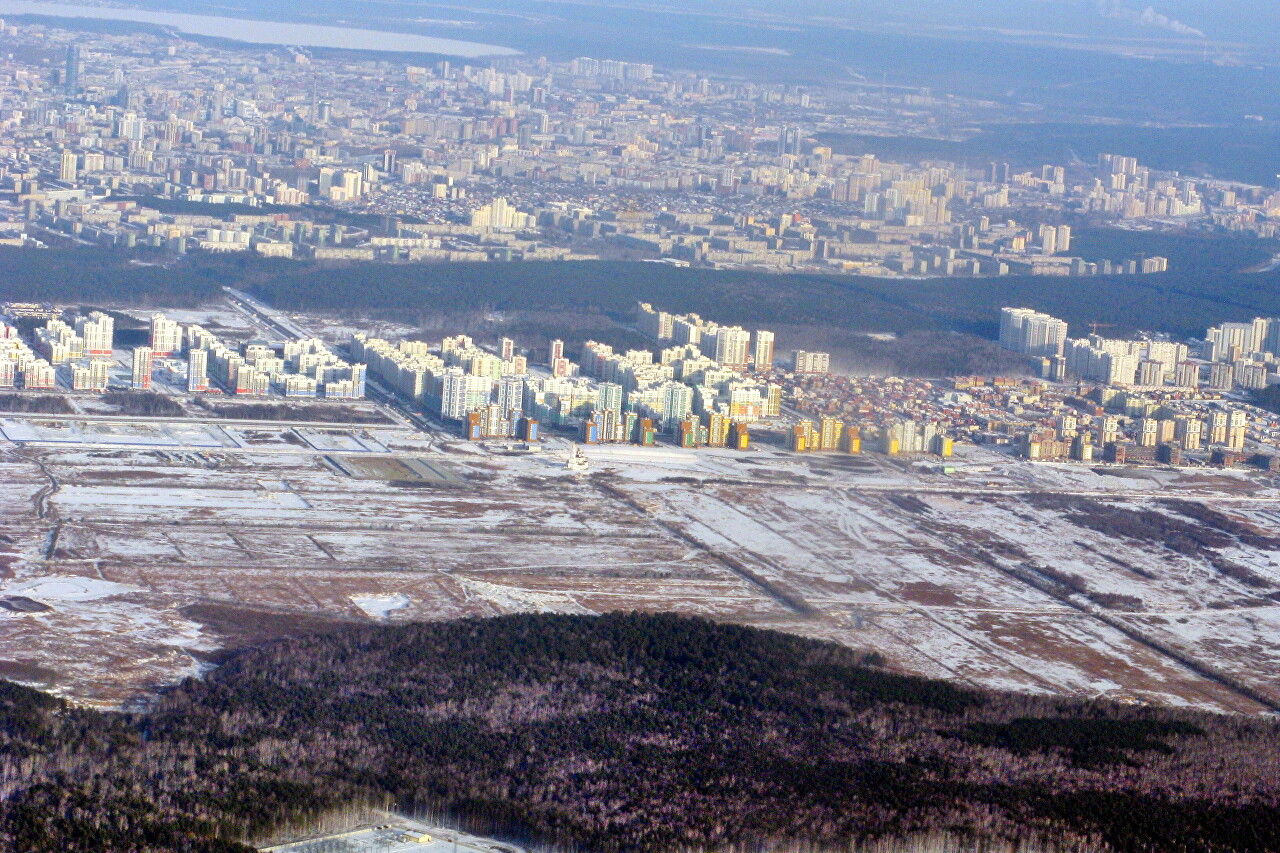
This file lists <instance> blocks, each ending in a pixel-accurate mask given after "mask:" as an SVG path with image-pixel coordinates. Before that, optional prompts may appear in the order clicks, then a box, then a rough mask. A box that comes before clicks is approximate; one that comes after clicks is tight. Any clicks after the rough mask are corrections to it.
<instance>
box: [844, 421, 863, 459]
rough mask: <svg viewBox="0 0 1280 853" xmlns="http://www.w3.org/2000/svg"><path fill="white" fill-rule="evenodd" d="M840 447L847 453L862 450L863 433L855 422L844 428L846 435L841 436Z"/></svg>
mask: <svg viewBox="0 0 1280 853" xmlns="http://www.w3.org/2000/svg"><path fill="white" fill-rule="evenodd" d="M840 449H841V450H843V451H844V452H845V453H861V452H862V433H861V431H860V430H859V429H858V428H857V427H856V426H854V425H853V424H850V425H848V426H846V427H845V428H844V435H843V436H841V444H840Z"/></svg>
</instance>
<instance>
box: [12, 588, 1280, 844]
mask: <svg viewBox="0 0 1280 853" xmlns="http://www.w3.org/2000/svg"><path fill="white" fill-rule="evenodd" d="M877 663H878V656H876V655H875V654H874V652H873V651H867V652H859V651H854V650H851V649H848V648H845V647H842V646H837V645H834V644H829V643H823V642H818V641H814V640H808V639H804V638H800V637H797V636H793V635H789V634H782V633H777V632H772V631H764V630H759V629H754V628H749V627H744V626H734V625H721V624H716V623H712V622H710V621H706V620H700V619H691V618H687V617H678V616H673V615H642V614H635V613H631V614H626V613H618V614H610V615H605V616H599V617H590V616H564V615H554V614H541V615H533V614H526V615H513V616H505V617H498V618H492V619H468V620H462V621H456V622H436V623H418V624H410V625H402V626H362V627H355V628H349V629H344V630H338V631H329V632H326V633H324V634H319V635H312V636H304V637H294V638H291V639H285V640H281V641H277V642H273V643H267V644H265V645H261V646H257V647H253V648H249V649H246V650H244V651H241V652H238V653H236V654H234V655H233V656H231V657H230V658H229V659H228V660H226V661H225V662H224V663H223V665H222V666H221V667H220V668H219V669H217V670H216V671H214V672H212V673H211V674H210V675H209V676H207V677H206V679H205V680H203V681H198V680H188V681H186V682H184V683H183V684H182V685H180V686H178V687H176V688H173V689H171V690H169V691H168V692H166V693H164V694H163V695H161V696H160V697H159V699H158V700H157V701H156V702H155V703H154V705H153V706H152V707H151V708H150V709H149V710H147V711H145V712H137V713H129V714H123V713H122V714H109V713H103V712H98V711H93V710H88V709H84V708H77V707H74V706H71V705H69V704H67V703H65V702H63V701H61V700H59V699H55V698H53V697H50V696H47V695H44V694H41V693H38V692H36V691H34V690H30V689H27V688H24V687H20V686H17V685H14V684H9V683H3V682H0V786H2V790H0V794H2V795H3V801H2V803H0V847H2V848H3V849H9V850H16V851H32V853H35V851H55V850H56V851H86V853H87V851H99V850H113V851H115V850H120V851H158V850H175V851H226V853H231V851H237V850H245V849H247V848H246V847H244V846H242V843H241V842H243V841H247V840H251V839H258V838H262V837H265V836H267V835H270V834H271V832H272V828H273V827H280V826H282V825H286V824H293V825H298V824H299V823H300V822H305V821H306V820H308V819H319V818H321V817H323V816H325V815H331V814H333V813H334V812H336V811H339V810H342V809H344V808H353V807H357V806H387V807H395V808H398V809H400V810H403V811H408V812H416V813H429V814H431V815H433V816H435V817H436V818H437V819H446V820H449V821H452V822H455V823H457V824H460V825H463V826H465V827H466V828H469V829H471V830H472V831H477V832H483V833H489V834H493V835H496V836H498V837H502V838H507V839H509V840H512V841H516V842H523V843H526V844H530V845H533V846H535V847H541V848H543V849H546V848H547V847H548V846H550V845H556V846H558V848H559V849H561V850H584V851H586V850H591V851H597V853H608V852H611V851H641V853H659V851H685V850H688V851H692V850H702V851H718V850H725V851H727V850H729V849H766V848H768V849H808V850H812V851H822V850H832V851H834V850H837V849H838V850H844V851H857V850H869V849H873V848H875V845H877V844H880V843H883V842H885V841H889V840H892V839H911V838H922V837H924V838H939V837H945V838H949V839H951V840H952V841H954V842H956V843H959V844H960V846H959V847H954V848H951V849H977V845H979V844H986V845H989V846H987V847H986V848H984V849H1013V846H1014V845H1021V847H1020V849H1022V850H1024V851H1035V852H1036V853H1049V851H1063V853H1065V851H1099V853H1100V852H1101V851H1125V853H1139V851H1173V852H1174V853H1176V851H1188V853H1189V851H1203V853H1210V851H1223V853H1225V851H1241V853H1243V852H1244V851H1259V852H1260V851H1273V850H1276V849H1280V809H1277V806H1278V805H1280V776H1278V774H1277V772H1276V771H1277V769H1278V768H1280V737H1278V735H1280V723H1277V722H1276V721H1274V720H1271V719H1264V718H1245V717H1230V716H1215V715H1211V714H1206V713H1195V712H1190V711H1183V710H1171V709H1157V708H1152V707H1144V706H1138V705H1119V704H1110V703H1106V702H1102V701H1070V700H1066V699H1061V698H1049V697H1033V696H1028V695H1019V694H1010V693H999V692H991V691H982V690H974V689H969V688H966V687H962V686H958V685H955V684H951V683H946V682H940V681H931V680H927V679H921V678H914V677H907V676H903V675H899V674H895V673H893V672H890V671H887V670H885V669H883V668H880V667H878V666H877V665H876V664H877ZM880 849H883V848H880Z"/></svg>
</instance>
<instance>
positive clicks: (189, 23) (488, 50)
mask: <svg viewBox="0 0 1280 853" xmlns="http://www.w3.org/2000/svg"><path fill="white" fill-rule="evenodd" d="M0 15H50V16H56V17H59V18H97V19H99V20H109V21H138V22H140V23H144V24H155V25H157V26H162V27H172V28H173V29H175V30H177V31H179V32H182V33H189V34H191V35H197V36H212V37H214V38H222V39H231V40H233V41H242V42H248V43H251V44H279V45H291V46H296V47H337V48H345V49H347V50H377V51H391V52H395V53H442V54H446V55H448V56H464V57H477V56H511V55H514V54H517V53H519V51H517V50H512V49H511V48H509V47H499V46H498V45H493V44H481V43H480V42H474V41H460V40H458V39H446V38H433V37H432V36H420V35H413V34H411V33H393V32H385V31H381V30H360V29H349V28H347V27H326V26H321V25H319V24H286V23H280V22H277V21H252V20H247V19H243V18H219V17H215V16H213V15H187V14H183V13H181V12H157V11H152V10H150V9H122V8H116V7H108V6H76V5H72V4H70V3H40V2H32V0H0Z"/></svg>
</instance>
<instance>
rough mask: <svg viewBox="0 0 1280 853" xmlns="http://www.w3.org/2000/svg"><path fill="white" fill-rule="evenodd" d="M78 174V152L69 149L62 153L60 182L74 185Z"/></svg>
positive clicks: (59, 170) (59, 169) (59, 168)
mask: <svg viewBox="0 0 1280 853" xmlns="http://www.w3.org/2000/svg"><path fill="white" fill-rule="evenodd" d="M78 174H79V173H78V172H77V170H76V152H74V151H72V150H71V149H70V148H68V149H66V150H64V151H63V152H62V162H61V163H60V164H59V167H58V180H60V181H62V182H63V183H65V184H74V183H75V182H76V176H77V175H78Z"/></svg>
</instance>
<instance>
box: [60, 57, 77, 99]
mask: <svg viewBox="0 0 1280 853" xmlns="http://www.w3.org/2000/svg"><path fill="white" fill-rule="evenodd" d="M62 91H63V92H64V93H65V94H66V95H67V96H68V97H74V96H76V95H78V94H80V47H79V46H78V45H74V44H73V45H71V46H70V47H68V48H67V67H66V71H65V73H64V74H63V77H62Z"/></svg>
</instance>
